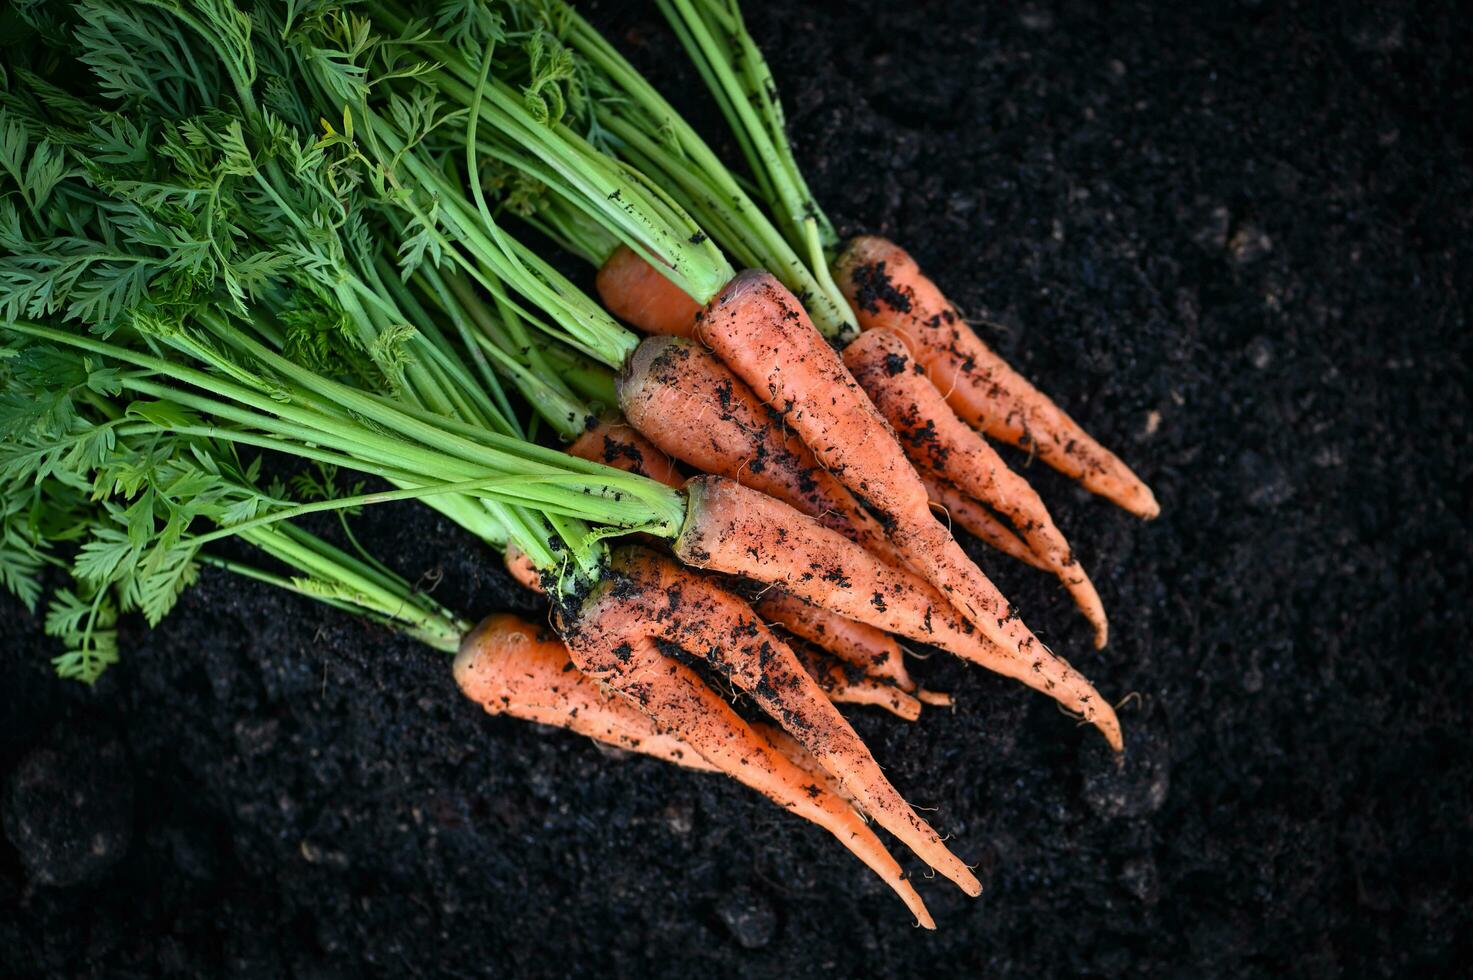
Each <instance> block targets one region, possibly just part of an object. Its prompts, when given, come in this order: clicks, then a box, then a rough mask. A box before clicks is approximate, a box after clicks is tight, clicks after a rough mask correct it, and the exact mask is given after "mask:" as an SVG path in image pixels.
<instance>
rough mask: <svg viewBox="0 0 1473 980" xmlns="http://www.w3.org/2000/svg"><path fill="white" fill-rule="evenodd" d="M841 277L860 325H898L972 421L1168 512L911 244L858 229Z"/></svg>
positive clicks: (1102, 487)
mask: <svg viewBox="0 0 1473 980" xmlns="http://www.w3.org/2000/svg"><path fill="white" fill-rule="evenodd" d="M834 278H835V279H836V280H837V281H838V282H839V285H840V287H841V288H842V289H843V290H844V295H845V296H847V297H848V298H849V303H850V305H851V306H853V307H854V312H855V314H856V315H857V316H858V317H859V323H860V325H861V326H862V327H864V328H865V329H866V330H870V329H874V328H877V327H883V328H886V329H889V330H893V331H895V332H896V333H898V334H899V335H900V336H901V337H902V338H903V339H904V340H905V343H906V345H907V346H908V347H909V348H910V349H911V351H912V353H914V355H915V357H916V359H917V360H919V361H920V362H921V363H922V364H923V365H925V368H926V371H927V373H929V374H930V376H931V381H932V383H933V384H935V386H936V388H937V390H939V391H941V392H942V393H944V394H945V396H946V400H947V401H948V402H949V403H950V404H951V407H952V408H953V409H954V410H955V411H956V413H957V414H958V415H960V416H961V417H962V418H963V419H964V420H965V421H966V422H967V424H969V425H971V426H973V427H975V428H977V429H980V430H982V431H983V432H985V433H987V435H989V436H991V437H992V438H994V439H1000V440H1002V441H1003V442H1007V443H1011V444H1012V445H1014V446H1018V447H1019V448H1022V449H1026V450H1028V451H1029V452H1032V453H1033V454H1035V455H1036V456H1037V457H1038V458H1039V459H1041V460H1043V461H1044V462H1045V463H1048V464H1049V465H1050V466H1052V467H1054V469H1057V470H1059V471H1060V472H1061V473H1064V474H1067V475H1068V476H1071V477H1073V478H1074V479H1076V480H1078V481H1079V482H1080V483H1082V484H1084V486H1085V487H1087V488H1088V489H1089V490H1091V491H1093V492H1094V493H1097V494H1100V495H1101V496H1103V497H1107V498H1109V499H1110V500H1113V501H1114V502H1115V503H1117V504H1119V505H1120V506H1121V507H1124V508H1125V509H1126V510H1128V511H1130V512H1131V513H1133V514H1137V515H1139V516H1141V517H1145V518H1152V517H1155V516H1156V515H1157V514H1158V513H1160V511H1161V508H1160V505H1158V504H1157V503H1156V497H1155V495H1154V494H1152V493H1151V488H1150V487H1148V486H1146V484H1145V483H1143V482H1142V481H1141V479H1140V478H1139V477H1138V476H1136V475H1135V474H1134V473H1133V472H1131V470H1130V467H1128V466H1126V465H1125V464H1124V463H1123V462H1121V461H1120V459H1119V458H1117V457H1116V456H1115V454H1114V453H1112V452H1110V451H1109V450H1108V449H1106V448H1105V447H1104V446H1101V445H1100V444H1099V443H1098V442H1096V441H1095V440H1094V438H1093V437H1091V436H1090V435H1089V433H1087V432H1085V431H1084V429H1083V428H1081V427H1080V425H1079V423H1077V422H1075V421H1074V420H1073V419H1071V418H1070V417H1069V416H1068V415H1067V414H1066V413H1065V412H1064V411H1063V410H1062V409H1061V408H1059V407H1058V406H1057V405H1055V404H1054V403H1053V402H1052V401H1050V400H1049V398H1048V396H1046V395H1044V394H1043V393H1042V392H1040V391H1039V390H1038V389H1037V388H1035V387H1033V385H1031V384H1030V383H1029V382H1028V381H1027V380H1026V379H1024V378H1023V377H1022V376H1021V375H1019V374H1018V373H1017V372H1016V371H1014V370H1013V369H1012V368H1010V367H1009V366H1008V365H1007V363H1006V362H1004V361H1003V359H1002V358H1000V357H998V356H997V354H996V353H994V352H993V351H992V349H991V348H990V347H988V346H987V345H986V344H985V343H983V342H982V339H981V338H980V337H978V336H977V335H976V333H975V332H973V330H972V328H971V327H970V326H968V325H967V322H966V321H965V320H964V319H962V316H961V314H959V313H958V312H957V311H956V308H955V307H953V306H952V305H951V304H950V303H949V302H947V300H946V297H945V296H943V295H942V294H941V290H939V289H937V288H936V284H935V283H933V282H932V281H931V280H930V279H927V278H926V277H925V275H924V274H922V272H921V270H920V267H919V266H918V265H917V264H916V262H915V260H914V259H912V258H911V257H910V256H909V255H908V254H906V252H905V250H904V249H902V248H900V247H899V246H898V245H896V244H894V243H893V242H890V241H888V240H886V239H884V238H879V237H876V236H861V237H859V238H856V239H854V240H853V241H851V242H850V243H849V245H848V247H847V248H846V249H845V250H844V253H843V254H842V255H840V256H839V258H838V259H837V260H836V261H835V263H834Z"/></svg>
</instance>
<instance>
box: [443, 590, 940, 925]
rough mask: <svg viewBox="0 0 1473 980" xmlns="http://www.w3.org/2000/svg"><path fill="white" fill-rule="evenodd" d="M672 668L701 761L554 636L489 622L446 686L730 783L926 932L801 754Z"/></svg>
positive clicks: (855, 821)
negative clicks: (844, 851) (824, 845)
mask: <svg viewBox="0 0 1473 980" xmlns="http://www.w3.org/2000/svg"><path fill="white" fill-rule="evenodd" d="M674 666H675V667H678V668H680V671H684V672H685V676H684V677H683V681H684V683H683V684H680V685H678V686H679V687H680V688H681V689H683V690H684V692H685V693H686V696H687V697H689V698H690V699H691V703H692V705H693V706H694V710H695V711H698V712H699V713H700V716H701V717H702V718H703V720H704V725H705V728H704V730H705V731H706V732H707V734H708V735H709V736H710V738H708V739H706V740H705V753H709V757H708V755H707V754H703V752H702V751H701V750H699V749H698V748H697V747H695V746H693V745H692V744H691V743H689V742H687V741H686V740H685V739H682V738H680V737H678V736H676V735H673V734H670V733H668V732H664V731H661V729H660V728H659V727H658V726H657V725H656V724H655V722H654V721H653V720H652V719H651V718H650V717H649V716H648V715H646V714H644V713H643V712H641V711H639V710H638V709H636V708H635V707H633V706H632V705H630V704H629V703H628V702H627V701H625V700H623V699H621V698H616V697H612V696H610V695H608V694H606V693H604V692H603V691H602V690H600V689H599V687H598V685H597V684H595V683H594V682H593V681H592V680H591V679H589V678H588V677H587V676H585V675H584V674H582V673H580V672H579V671H578V670H577V669H576V668H575V667H574V666H573V662H572V659H571V658H570V656H569V654H568V650H567V647H565V646H564V645H563V644H562V642H561V641H560V640H558V639H557V637H556V636H555V635H553V634H552V633H550V632H548V631H546V630H542V629H539V628H538V627H536V626H533V625H532V624H531V623H528V622H526V621H525V620H522V619H519V618H517V617H515V616H509V615H495V616H490V617H488V618H487V619H485V620H484V621H483V622H482V623H481V624H480V625H479V626H477V627H476V628H475V629H474V630H472V631H471V632H470V633H469V634H467V635H466V637H465V639H464V640H463V641H462V642H461V648H460V653H459V655H458V656H457V657H456V658H455V679H456V682H457V683H458V684H459V685H460V688H461V690H462V691H464V692H465V693H466V695H467V696H468V697H470V698H471V699H472V700H473V701H476V702H477V703H479V704H480V705H481V706H482V707H484V708H485V709H486V711H487V712H488V713H490V714H493V715H495V714H509V715H512V716H513V717H517V718H523V719H526V720H528V721H535V722H538V723H541V724H544V725H557V726H559V727H562V728H567V729H570V730H571V731H575V732H578V733H579V734H582V735H587V736H588V737H590V738H593V739H595V740H597V741H600V742H604V743H606V744H609V745H614V746H617V747H619V748H623V749H628V750H630V751H633V752H640V753H643V754H644V755H648V756H653V757H654V758H657V759H663V760H665V761H667V762H673V763H675V764H677V765H680V766H684V767H685V768H688V769H695V770H699V771H708V772H723V773H725V774H727V775H728V776H731V777H733V778H734V779H736V780H738V781H739V782H741V783H743V784H745V785H747V786H749V787H751V788H752V789H755V790H756V791H757V792H759V793H761V794H762V795H764V796H766V797H767V798H768V799H770V800H772V801H773V802H775V803H776V804H778V805H779V806H781V807H783V808H785V809H788V810H791V811H793V813H795V814H797V815H798V816H800V817H802V818H804V819H805V820H809V821H811V822H813V823H815V824H818V825H819V826H820V827H823V828H824V829H825V830H827V831H829V832H830V833H831V834H833V835H834V837H835V838H836V839H837V840H838V841H839V842H840V843H841V844H843V845H844V846H845V847H846V848H848V849H849V850H850V851H852V852H853V853H854V855H855V856H856V857H858V858H859V859H860V860H861V861H863V862H864V863H865V864H866V865H868V866H869V867H870V868H871V869H872V870H873V871H874V872H875V873H876V874H878V875H879V876H880V877H881V878H883V879H884V880H885V882H886V883H887V884H888V885H889V886H890V887H891V888H892V889H894V890H895V893H896V894H897V895H899V896H900V898H901V900H902V901H904V902H905V904H906V906H907V907H908V908H909V909H910V910H911V912H912V913H913V914H914V915H915V917H916V918H917V919H918V920H919V921H920V923H921V924H922V925H923V926H925V927H926V928H928V929H934V928H935V927H936V926H935V923H934V921H933V920H932V919H931V916H930V914H929V913H928V912H927V911H926V906H925V904H924V903H923V902H922V901H921V898H920V896H919V895H918V894H916V891H915V888H913V887H912V886H911V884H910V882H908V881H907V880H906V879H905V873H904V872H903V871H902V870H901V868H900V866H899V865H898V864H896V863H895V859H894V858H893V857H891V855H890V852H889V851H887V850H886V849H885V846H884V845H883V844H882V843H880V840H879V838H877V837H876V836H875V835H874V833H873V832H872V831H871V830H870V829H869V828H868V827H866V826H865V825H864V821H863V820H862V819H860V817H859V815H858V814H856V813H855V812H854V809H853V808H852V807H851V806H850V805H849V802H848V799H847V797H844V796H841V795H839V794H837V793H835V792H833V790H832V789H831V788H830V787H829V786H828V785H827V782H826V780H821V779H819V778H817V777H816V776H815V775H814V774H813V773H812V771H811V769H816V768H817V765H816V764H815V763H814V762H813V761H812V759H811V758H808V757H806V754H805V753H803V751H802V749H801V747H798V746H796V745H795V744H794V743H788V742H784V741H783V740H781V739H778V738H776V737H774V734H773V733H772V732H771V731H770V730H768V729H766V728H765V727H764V728H763V729H762V730H760V731H757V730H753V728H752V727H750V726H748V725H747V723H746V722H744V721H743V720H742V719H741V718H740V717H738V716H737V715H736V714H735V713H734V712H733V711H732V710H731V709H730V708H729V707H728V706H727V705H726V703H725V702H724V701H722V700H721V699H720V698H719V697H717V696H716V695H715V694H714V693H712V692H711V691H710V690H709V689H708V688H706V687H705V685H704V684H702V683H701V681H700V679H699V678H698V677H696V676H695V675H694V674H693V673H690V672H689V670H688V669H687V668H684V667H681V666H680V665H679V664H674ZM677 673H678V672H677ZM669 686H670V687H672V688H674V687H676V686H677V685H669Z"/></svg>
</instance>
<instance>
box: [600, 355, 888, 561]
mask: <svg viewBox="0 0 1473 980" xmlns="http://www.w3.org/2000/svg"><path fill="white" fill-rule="evenodd" d="M615 384H616V387H617V389H618V392H619V407H620V408H621V409H622V410H623V411H624V414H625V415H626V416H627V417H628V419H629V421H630V423H631V424H633V425H634V426H635V427H636V428H638V429H639V430H640V432H642V433H644V434H645V436H646V437H647V438H649V439H650V440H651V441H652V442H654V443H655V444H656V445H658V446H659V447H660V448H661V449H663V450H664V451H665V452H667V453H669V454H671V455H672V456H676V457H678V458H680V459H681V460H683V461H684V462H686V463H688V464H690V465H691V466H693V467H695V468H696V469H698V470H700V471H701V472H703V473H714V474H717V475H719V476H724V477H727V478H728V479H732V480H736V481H738V482H739V483H741V484H742V485H743V486H748V487H751V488H753V489H754V490H759V491H761V492H762V493H765V494H768V495H769V496H773V497H776V498H777V499H779V500H782V501H786V502H787V503H788V504H791V505H792V506H793V507H794V508H796V509H798V510H800V511H802V512H803V513H805V514H807V515H809V516H810V517H813V518H816V519H817V520H818V521H819V522H820V523H821V524H823V525H824V526H825V527H831V528H833V529H834V530H836V531H839V532H840V533H842V534H844V535H845V536H846V537H849V538H851V539H853V540H855V541H857V542H859V543H860V544H862V545H864V547H866V548H868V549H869V550H871V551H873V552H875V553H876V554H878V555H880V556H882V557H884V558H885V559H886V560H887V561H891V562H894V563H899V562H901V561H902V559H900V557H899V555H897V554H896V552H895V549H894V546H892V545H891V544H890V542H889V540H888V539H887V538H886V537H885V531H884V529H883V528H882V527H880V525H879V522H878V521H876V520H875V519H874V517H872V516H871V515H870V514H869V512H868V511H866V510H865V509H864V508H863V507H862V506H860V504H859V502H858V501H857V500H855V499H854V495H853V494H851V493H850V492H849V491H848V490H847V489H845V487H844V485H843V484H842V483H840V482H839V481H838V480H836V479H835V478H834V477H833V475H832V474H830V473H829V472H828V471H827V470H825V469H824V468H823V467H821V466H819V465H818V462H817V461H816V460H815V459H814V458H813V454H812V453H811V452H809V450H808V447H807V446H805V445H803V443H802V441H801V440H800V439H799V438H798V437H797V436H796V435H794V434H793V433H792V432H790V431H788V430H787V428H786V427H785V426H784V425H783V421H782V418H781V417H780V416H778V415H777V414H776V413H775V412H773V410H772V409H771V408H769V407H768V406H767V405H765V404H763V402H762V401H761V399H759V398H758V397H757V396H756V395H755V394H753V392H752V389H751V388H749V387H747V384H746V382H744V381H743V380H742V379H741V378H739V377H737V376H736V375H735V374H733V373H732V372H731V369H729V368H728V367H727V366H726V365H724V364H722V363H721V361H720V360H718V359H717V358H716V357H715V356H714V355H713V354H712V353H711V352H710V351H708V350H706V349H705V348H704V347H701V346H699V345H697V344H695V343H693V342H691V341H689V340H683V339H678V338H674V337H650V338H648V339H646V340H645V341H644V342H642V343H641V344H640V345H639V347H638V348H637V349H636V350H635V352H634V354H633V355H632V356H631V357H630V358H629V360H628V361H627V362H626V363H625V365H624V369H623V370H622V371H621V372H620V373H619V377H618V380H617V381H616V382H615Z"/></svg>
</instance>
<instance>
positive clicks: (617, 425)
mask: <svg viewBox="0 0 1473 980" xmlns="http://www.w3.org/2000/svg"><path fill="white" fill-rule="evenodd" d="M568 455H570V456H577V457H578V458H579V459H586V460H589V461H591V462H594V463H603V464H605V465H606V466H612V467H614V468H615V469H619V470H624V471H625V472H626V473H637V474H639V475H640V476H647V477H649V478H650V479H651V480H658V481H659V482H661V483H663V484H665V485H666V486H668V487H678V486H680V485H681V484H682V483H684V482H685V477H684V476H682V475H681V473H680V469H679V467H677V466H676V465H675V463H674V461H673V460H671V459H670V457H669V456H667V455H665V453H663V452H661V451H660V449H659V448H658V447H657V446H654V445H653V444H651V443H650V441H649V440H648V439H646V438H645V437H644V436H642V435H640V433H639V431H638V430H637V429H635V428H634V427H633V426H631V425H629V424H628V423H627V422H625V421H624V420H623V419H619V418H613V419H599V420H598V421H597V422H596V423H594V425H592V426H591V427H589V428H588V429H586V430H585V431H584V433H583V434H582V435H581V436H579V437H578V438H577V439H575V440H573V442H572V444H571V445H569V446H568Z"/></svg>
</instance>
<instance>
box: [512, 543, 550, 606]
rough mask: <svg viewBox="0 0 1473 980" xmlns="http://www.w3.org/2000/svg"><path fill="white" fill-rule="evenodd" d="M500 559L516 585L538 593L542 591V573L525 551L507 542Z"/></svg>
mask: <svg viewBox="0 0 1473 980" xmlns="http://www.w3.org/2000/svg"><path fill="white" fill-rule="evenodd" d="M502 561H503V562H504V564H505V565H506V570H507V572H508V573H509V574H510V575H511V577H512V580H513V581H515V582H516V583H517V584H518V585H520V586H521V587H522V588H524V589H528V590H530V591H532V592H536V593H537V594H538V595H541V594H542V593H543V591H544V590H543V588H542V573H541V572H539V571H538V570H537V566H536V565H534V564H532V559H531V558H530V557H528V555H527V553H526V552H525V551H523V550H522V549H521V548H518V547H517V546H516V545H514V544H508V545H507V546H506V554H505V556H504V557H503V559H502Z"/></svg>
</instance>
